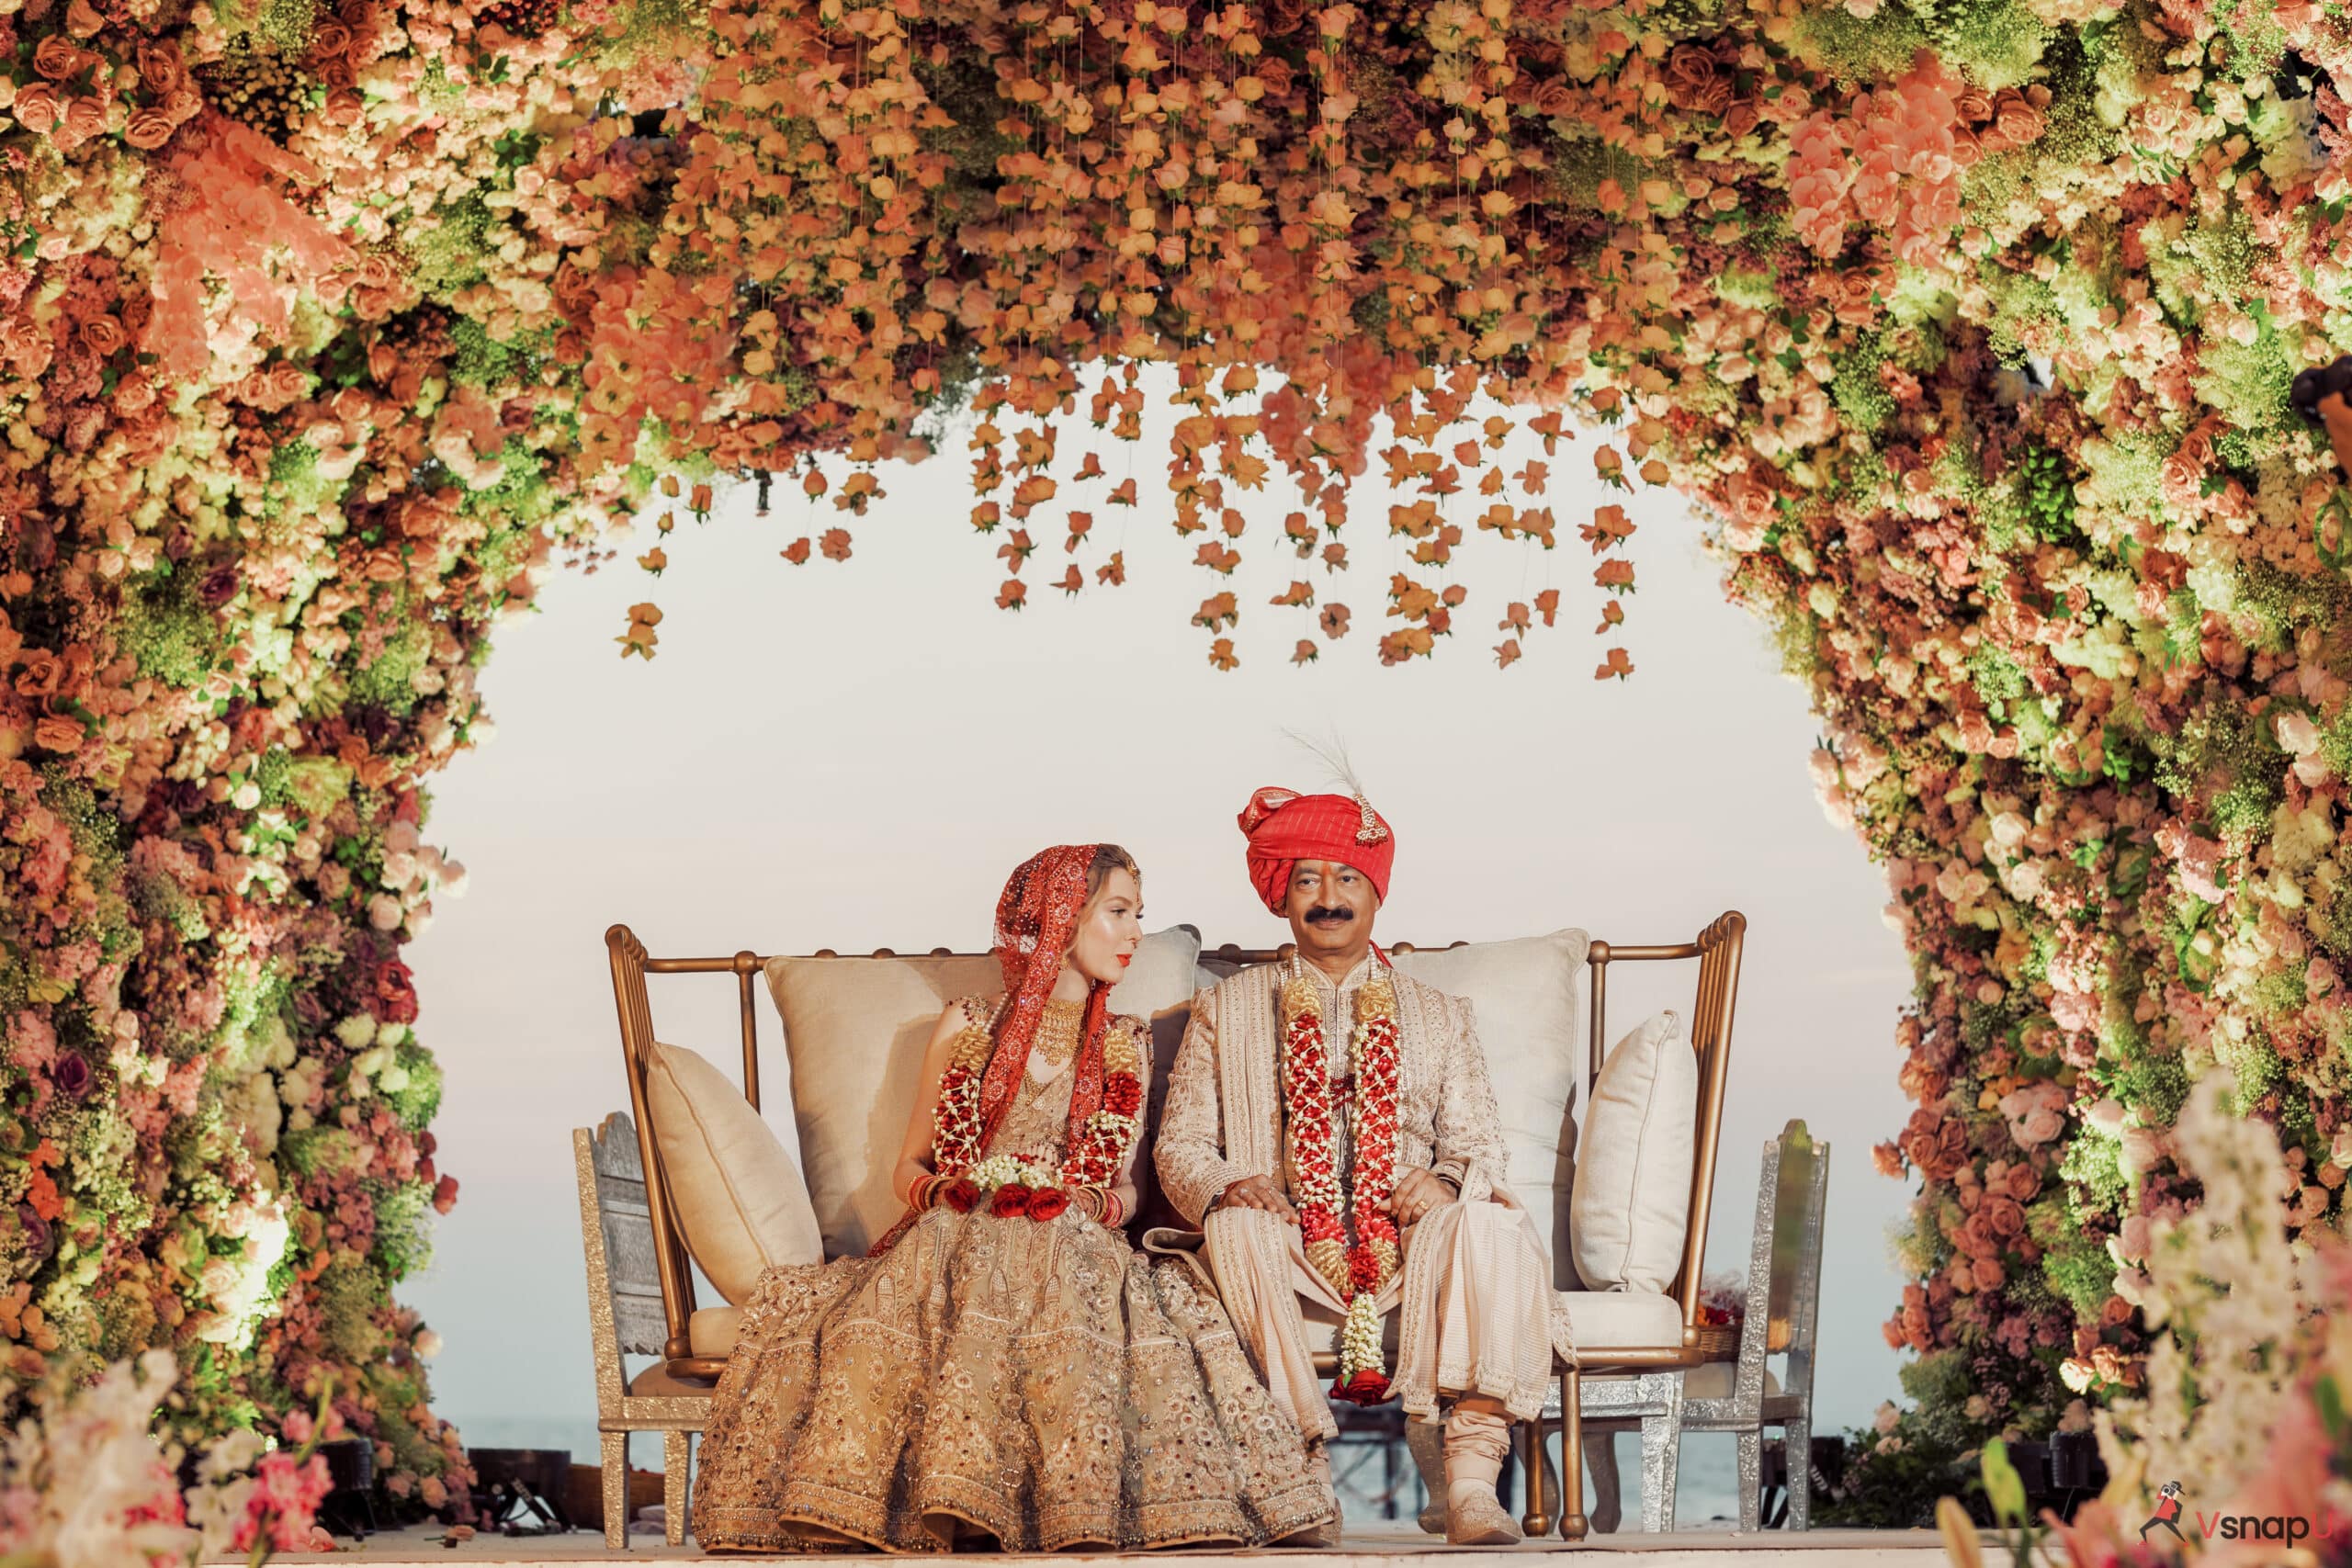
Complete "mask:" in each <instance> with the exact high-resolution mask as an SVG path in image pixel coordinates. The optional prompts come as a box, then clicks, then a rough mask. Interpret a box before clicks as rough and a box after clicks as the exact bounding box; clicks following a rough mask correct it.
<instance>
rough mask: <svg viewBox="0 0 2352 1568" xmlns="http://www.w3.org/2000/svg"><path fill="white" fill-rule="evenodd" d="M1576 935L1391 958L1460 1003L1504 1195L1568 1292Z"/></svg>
mask: <svg viewBox="0 0 2352 1568" xmlns="http://www.w3.org/2000/svg"><path fill="white" fill-rule="evenodd" d="M1588 945H1589V939H1588V938H1587V936H1586V935H1585V933H1584V932H1583V931H1575V930H1569V931H1554V932H1553V933H1552V934H1551V935H1549V936H1537V937H1522V938H1520V939H1517V940H1515V941H1510V942H1472V943H1469V944H1467V945H1465V946H1462V947H1449V948H1437V949H1432V950H1430V952H1427V953H1397V954H1396V955H1395V961H1396V964H1397V969H1398V970H1400V971H1401V972H1403V973H1404V974H1407V975H1409V976H1412V977H1413V978H1414V979H1416V980H1419V981H1420V982H1422V983H1423V984H1425V985H1430V986H1435V987H1437V988H1438V989H1439V990H1441V991H1444V992H1446V993H1447V994H1449V995H1451V996H1456V997H1462V998H1466V999H1467V1000H1468V1001H1469V1003H1470V1005H1471V1010H1472V1014H1473V1016H1474V1018H1475V1020H1476V1023H1477V1028H1478V1041H1479V1043H1480V1044H1481V1045H1483V1046H1484V1047H1485V1048H1486V1053H1487V1075H1488V1076H1489V1077H1491V1078H1492V1079H1493V1080H1494V1086H1495V1100H1496V1102H1497V1104H1498V1106H1499V1107H1500V1109H1501V1111H1502V1120H1503V1140H1504V1143H1505V1145H1506V1146H1507V1147H1508V1150H1509V1159H1510V1165H1509V1168H1508V1172H1507V1174H1506V1175H1505V1177H1504V1182H1505V1185H1507V1186H1509V1187H1510V1190H1511V1195H1512V1196H1513V1197H1515V1198H1517V1199H1518V1200H1519V1201H1521V1202H1522V1203H1524V1204H1526V1206H1527V1211H1528V1215H1529V1217H1530V1218H1531V1219H1532V1220H1533V1221H1534V1222H1535V1232H1536V1234H1537V1235H1541V1236H1542V1237H1544V1242H1545V1244H1546V1245H1547V1246H1548V1247H1550V1248H1551V1252H1552V1272H1553V1281H1552V1282H1553V1283H1554V1284H1555V1286H1561V1287H1573V1286H1574V1285H1575V1284H1576V1283H1577V1280H1576V1276H1575V1274H1574V1273H1573V1272H1571V1268H1570V1264H1569V1246H1568V1239H1569V1238H1568V1210H1569V1191H1570V1190H1571V1187H1572V1186H1573V1183H1574V1180H1575V1176H1576V1148H1577V1128H1576V1122H1575V1120H1574V1115H1575V1110H1576V1093H1577V1081H1578V1072H1577V1063H1578V1062H1579V1061H1581V1060H1582V1059H1583V1054H1582V1051H1581V1049H1580V1048H1579V1044H1578V1031H1577V1010H1578V1008H1579V1006H1580V1004H1581V1002H1582V999H1583V995H1584V976H1585V949H1586V947H1587V946H1588Z"/></svg>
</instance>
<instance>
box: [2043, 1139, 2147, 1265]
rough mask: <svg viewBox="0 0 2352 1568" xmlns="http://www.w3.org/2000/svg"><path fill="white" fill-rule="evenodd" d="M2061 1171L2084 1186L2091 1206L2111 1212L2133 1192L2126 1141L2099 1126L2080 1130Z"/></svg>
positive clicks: (2062, 1162) (2120, 1205) (2068, 1150)
mask: <svg viewBox="0 0 2352 1568" xmlns="http://www.w3.org/2000/svg"><path fill="white" fill-rule="evenodd" d="M2058 1174H2059V1175H2061V1176H2063V1177H2064V1178H2065V1179H2066V1180H2067V1181H2069V1182H2071V1183H2073V1184H2074V1185H2075V1187H2076V1188H2078V1189H2080V1190H2081V1191H2082V1193H2083V1195H2084V1197H2085V1199H2086V1201H2088V1202H2089V1204H2090V1205H2091V1206H2093V1207H2095V1208H2098V1209H2103V1210H2106V1211H2108V1212H2109V1213H2118V1212H2120V1211H2121V1209H2122V1208H2123V1206H2124V1204H2125V1203H2126V1202H2127V1201H2129V1200H2130V1198H2131V1177H2130V1176H2129V1175H2128V1174H2126V1173H2125V1171H2124V1169H2123V1148H2122V1145H2120V1144H2119V1143H2118V1142H2117V1141H2116V1140H2115V1139H2114V1138H2112V1137H2109V1135H2108V1134H2104V1133H2102V1132H2100V1131H2099V1130H2098V1128H2096V1127H2091V1126H2084V1127H2082V1128H2080V1129H2079V1130H2078V1131H2076V1133H2075V1138H2074V1141H2073V1142H2072V1143H2070V1144H2068V1145H2066V1153H2065V1156H2064V1158H2063V1159H2062V1160H2060V1162H2059V1165H2058ZM2052 1283H2053V1284H2054V1283H2055V1281H2052Z"/></svg>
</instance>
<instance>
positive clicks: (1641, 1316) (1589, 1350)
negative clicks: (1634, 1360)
mask: <svg viewBox="0 0 2352 1568" xmlns="http://www.w3.org/2000/svg"><path fill="white" fill-rule="evenodd" d="M1560 1300H1561V1301H1563V1302H1565V1303H1567V1309H1568V1329H1569V1332H1570V1333H1572V1334H1574V1335H1575V1336H1576V1342H1577V1356H1578V1357H1580V1358H1583V1359H1591V1358H1592V1356H1593V1354H1594V1353H1595V1352H1596V1351H1606V1350H1633V1349H1640V1348H1644V1347H1646V1346H1677V1345H1679V1344H1681V1343H1682V1303H1679V1302H1678V1301H1676V1300H1675V1299H1674V1298H1673V1297H1672V1296H1669V1295H1665V1294H1662V1293H1660V1292H1657V1291H1562V1292H1560Z"/></svg>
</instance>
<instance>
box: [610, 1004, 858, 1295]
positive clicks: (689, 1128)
mask: <svg viewBox="0 0 2352 1568" xmlns="http://www.w3.org/2000/svg"><path fill="white" fill-rule="evenodd" d="M645 1092H646V1099H647V1101H648V1104H647V1110H648V1111H649V1112H650V1114H651V1116H652V1119H653V1137H654V1143H655V1146H657V1147H658V1148H659V1149H660V1150H661V1151H662V1171H663V1173H664V1174H665V1175H666V1176H667V1177H668V1179H669V1192H670V1198H671V1201H673V1203H674V1204H675V1205H676V1208H677V1211H678V1213H677V1224H678V1229H679V1230H680V1232H681V1233H682V1234H683V1235H684V1237H685V1242H686V1250H687V1251H688V1252H691V1253H692V1254H694V1259H695V1262H696V1263H698V1264H700V1265H701V1266H702V1271H703V1273H704V1275H705V1276H707V1278H708V1279H709V1280H710V1282H711V1284H712V1285H714V1286H715V1287H717V1288H718V1293H719V1294H720V1295H722V1296H724V1297H725V1298H727V1300H729V1302H733V1303H738V1304H740V1303H743V1302H747V1301H750V1300H751V1299H752V1288H753V1287H754V1286H756V1285H757V1284H758V1283H759V1280H760V1274H761V1272H762V1271H763V1269H767V1268H768V1267H769V1265H771V1264H776V1263H821V1262H823V1261H824V1248H823V1246H822V1243H821V1242H820V1239H819V1236H818V1234H817V1216H816V1213H815V1212H814V1211H813V1210H811V1209H810V1208H809V1191H808V1189H807V1188H806V1187H805V1186H803V1185H802V1183H801V1180H800V1169H799V1168H798V1167H797V1166H796V1165H795V1164H793V1160H792V1156H790V1155H789V1154H787V1153H786V1152H785V1147H784V1145H783V1144H781V1143H779V1142H778V1141H777V1140H776V1135H775V1134H774V1133H773V1132H771V1131H769V1129H768V1124H767V1123H766V1122H763V1121H762V1120H760V1113H759V1112H758V1111H754V1110H752V1104H751V1101H749V1100H745V1099H744V1098H743V1091H742V1090H741V1089H738V1088H736V1087H735V1085H734V1084H732V1083H731V1082H729V1080H728V1077H727V1075H726V1074H724V1073H722V1072H720V1071H719V1070H718V1068H717V1067H714V1066H711V1065H710V1064H709V1063H708V1062H707V1061H705V1060H704V1059H703V1058H702V1057H700V1056H698V1055H695V1053H694V1052H692V1051H689V1050H686V1049H685V1048H684V1047H683V1046H678V1045H660V1044H657V1045H655V1046H654V1047H653V1055H652V1059H651V1060H650V1062H649V1063H648V1064H647V1071H646V1075H645Z"/></svg>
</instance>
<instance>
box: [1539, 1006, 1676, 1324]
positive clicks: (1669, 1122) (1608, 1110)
mask: <svg viewBox="0 0 2352 1568" xmlns="http://www.w3.org/2000/svg"><path fill="white" fill-rule="evenodd" d="M1698 1117H1699V1059H1698V1056H1697V1055H1696V1054H1695V1053H1694V1052H1693V1051H1692V1050H1691V1043H1690V1042H1689V1041H1688V1040H1687V1039H1685V1038H1684V1037H1683V1033H1682V1021H1681V1019H1680V1017H1679V1015H1678V1014H1676V1013H1675V1012H1673V1011H1672V1010H1668V1011H1665V1012H1661V1013H1658V1014H1657V1016H1655V1017H1653V1018H1650V1019H1648V1020H1646V1021H1644V1022H1643V1023H1642V1024H1640V1025H1639V1026H1638V1027H1636V1028H1635V1029H1634V1030H1633V1031H1632V1032H1629V1033H1627V1034H1626V1035H1625V1036H1624V1038H1623V1039H1622V1040H1620V1041H1618V1042H1617V1045H1616V1048H1615V1049H1614V1050H1612V1051H1611V1052H1610V1053H1609V1055H1608V1056H1607V1057H1606V1058H1604V1059H1603V1061H1602V1062H1601V1066H1600V1077H1598V1078H1597V1079H1595V1080H1594V1082H1593V1086H1592V1104H1591V1105H1590V1106H1589V1108H1588V1109H1587V1110H1586V1111H1585V1119H1584V1139H1583V1148H1584V1161H1583V1164H1584V1168H1583V1169H1582V1170H1581V1171H1580V1172H1579V1173H1578V1176H1577V1189H1576V1199H1575V1201H1574V1203H1573V1205H1572V1207H1573V1210H1574V1213H1573V1214H1572V1216H1571V1221H1570V1226H1569V1228H1570V1233H1571V1235H1572V1236H1573V1237H1574V1240H1575V1244H1576V1263H1577V1272H1578V1273H1579V1274H1581V1275H1582V1276H1583V1277H1584V1282H1585V1286H1586V1288H1587V1289H1588V1290H1589V1291H1609V1290H1616V1289H1625V1290H1634V1291H1664V1290H1665V1289H1666V1288H1667V1287H1668V1285H1670V1284H1672V1283H1673V1282H1674V1276H1675V1274H1676V1272H1677V1271H1678V1270H1679V1269H1680V1268H1681V1266H1682V1238H1683V1235H1684V1233H1685V1231H1686V1230H1687V1229H1688V1227H1689V1225H1690V1220H1691V1160H1692V1156H1693V1147H1694V1145H1696V1143H1697V1141H1698V1132H1697V1127H1698Z"/></svg>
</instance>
